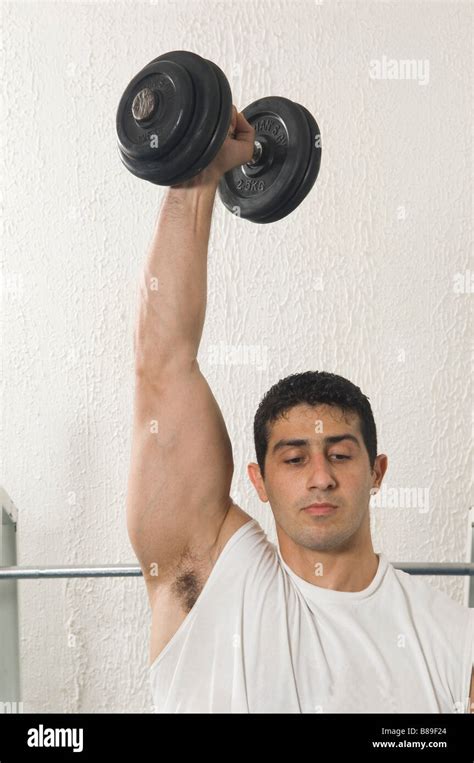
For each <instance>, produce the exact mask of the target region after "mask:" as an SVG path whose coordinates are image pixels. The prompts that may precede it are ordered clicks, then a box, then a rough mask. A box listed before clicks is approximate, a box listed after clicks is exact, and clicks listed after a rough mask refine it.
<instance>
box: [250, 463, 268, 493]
mask: <svg viewBox="0 0 474 763" xmlns="http://www.w3.org/2000/svg"><path fill="white" fill-rule="evenodd" d="M247 474H248V475H249V478H250V482H251V483H252V485H253V486H254V488H255V490H256V491H257V494H258V497H259V498H260V500H261V501H263V503H266V502H267V501H268V496H267V493H266V490H265V485H264V482H263V479H262V475H261V472H260V467H259V465H258V464H255V463H250V464H248V465H247Z"/></svg>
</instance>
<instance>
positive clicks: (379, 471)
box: [372, 453, 388, 488]
mask: <svg viewBox="0 0 474 763" xmlns="http://www.w3.org/2000/svg"><path fill="white" fill-rule="evenodd" d="M387 467H388V458H387V456H386V455H385V453H380V455H378V456H377V457H376V459H375V462H374V468H373V469H372V474H373V475H374V477H375V483H376V484H375V485H374V487H378V488H380V486H381V484H382V480H383V478H384V474H385V472H386V471H387Z"/></svg>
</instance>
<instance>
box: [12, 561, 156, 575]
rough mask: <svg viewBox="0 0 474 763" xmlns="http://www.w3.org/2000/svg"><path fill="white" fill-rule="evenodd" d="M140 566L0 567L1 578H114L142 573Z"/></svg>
mask: <svg viewBox="0 0 474 763" xmlns="http://www.w3.org/2000/svg"><path fill="white" fill-rule="evenodd" d="M142 574H143V573H142V571H141V568H140V567H133V566H132V567H127V566H124V565H122V566H120V565H117V566H115V565H113V564H109V565H105V566H104V567H0V579H1V578H116V577H123V576H124V577H134V576H139V575H142Z"/></svg>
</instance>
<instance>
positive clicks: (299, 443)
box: [272, 432, 360, 454]
mask: <svg viewBox="0 0 474 763" xmlns="http://www.w3.org/2000/svg"><path fill="white" fill-rule="evenodd" d="M342 440H351V442H353V443H355V444H356V445H357V446H358V447H359V448H360V442H359V440H358V439H357V437H354V435H353V434H350V432H345V433H344V434H338V435H331V437H324V439H323V443H324V444H325V445H333V444H334V443H336V442H341V441H342ZM309 444H310V440H302V439H292V440H278V442H276V443H275V445H274V446H273V448H272V454H274V453H276V452H277V451H278V450H282V449H283V448H288V447H293V448H302V447H307V446H308V445H309Z"/></svg>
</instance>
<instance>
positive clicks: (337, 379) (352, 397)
mask: <svg viewBox="0 0 474 763" xmlns="http://www.w3.org/2000/svg"><path fill="white" fill-rule="evenodd" d="M303 403H305V404H307V405H321V404H327V405H333V406H334V407H337V408H340V409H341V410H342V411H343V413H346V412H347V411H351V412H354V413H357V414H358V415H359V419H360V431H361V434H362V439H363V441H364V444H365V447H366V449H367V453H368V454H369V462H370V467H371V469H373V467H374V463H375V458H376V456H377V430H376V427H375V421H374V417H373V414H372V408H371V407H370V403H369V399H368V398H367V397H366V396H365V395H364V394H363V393H362V392H361V390H360V389H359V387H356V385H355V384H353V383H352V382H350V381H349V380H348V379H344V377H343V376H338V375H337V374H331V373H328V372H326V371H305V372H303V373H299V374H291V376H287V377H286V378H285V379H280V380H279V381H278V382H277V383H276V384H274V385H273V387H271V388H270V389H269V390H268V392H266V393H265V395H264V397H263V398H262V400H261V402H260V404H259V406H258V408H257V412H256V414H255V418H254V422H253V434H254V442H255V453H256V456H257V463H258V465H259V467H260V471H261V474H262V477H263V478H264V477H265V471H264V467H265V456H266V454H267V448H268V441H269V439H270V428H269V427H268V424H272V423H273V422H274V421H276V420H277V419H278V418H279V417H280V416H281V415H283V414H284V413H286V412H287V411H288V410H290V408H293V407H294V406H295V405H299V404H303Z"/></svg>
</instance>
